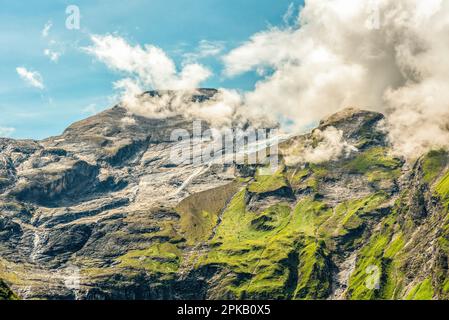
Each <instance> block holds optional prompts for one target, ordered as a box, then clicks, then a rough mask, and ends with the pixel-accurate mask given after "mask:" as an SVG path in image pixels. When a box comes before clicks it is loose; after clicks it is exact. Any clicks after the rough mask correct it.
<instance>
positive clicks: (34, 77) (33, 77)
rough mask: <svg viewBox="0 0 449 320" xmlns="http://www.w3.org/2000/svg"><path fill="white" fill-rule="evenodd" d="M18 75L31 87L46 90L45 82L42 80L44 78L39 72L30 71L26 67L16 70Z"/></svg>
mask: <svg viewBox="0 0 449 320" xmlns="http://www.w3.org/2000/svg"><path fill="white" fill-rule="evenodd" d="M16 71H17V74H18V75H19V76H20V78H22V79H23V80H24V81H25V82H27V83H28V84H30V85H31V86H33V87H35V88H38V89H41V90H42V89H44V88H45V86H44V82H43V79H42V76H41V75H40V74H39V72H37V71H28V70H27V69H26V68H24V67H17V68H16Z"/></svg>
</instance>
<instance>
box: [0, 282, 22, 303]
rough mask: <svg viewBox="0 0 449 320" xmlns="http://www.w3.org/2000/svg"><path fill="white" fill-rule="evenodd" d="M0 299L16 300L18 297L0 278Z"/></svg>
mask: <svg viewBox="0 0 449 320" xmlns="http://www.w3.org/2000/svg"><path fill="white" fill-rule="evenodd" d="M0 300H18V297H17V296H16V295H15V294H14V292H12V290H11V289H10V288H9V287H8V286H7V285H6V283H5V282H4V281H3V280H0Z"/></svg>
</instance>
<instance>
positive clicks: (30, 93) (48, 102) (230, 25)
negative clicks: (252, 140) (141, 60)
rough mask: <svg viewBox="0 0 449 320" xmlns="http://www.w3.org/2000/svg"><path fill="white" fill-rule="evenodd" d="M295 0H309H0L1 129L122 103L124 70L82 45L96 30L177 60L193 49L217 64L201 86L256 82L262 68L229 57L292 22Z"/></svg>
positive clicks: (46, 129)
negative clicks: (235, 68)
mask: <svg viewBox="0 0 449 320" xmlns="http://www.w3.org/2000/svg"><path fill="white" fill-rule="evenodd" d="M291 4H292V6H291V8H293V9H294V11H295V12H294V14H292V16H297V12H298V10H299V8H300V5H301V4H302V0H226V1H224V0H195V1H187V0H172V1H163V0H147V1H144V0H130V1H116V0H114V1H106V0H100V1H88V0H78V1H64V0H59V1H55V0H42V1H13V0H0V28H1V30H2V31H1V33H0V61H1V63H0V114H1V116H0V136H10V137H14V138H33V139H42V138H45V137H48V136H51V135H57V134H60V133H61V132H62V131H63V130H64V128H66V127H67V126H68V125H69V124H71V123H72V122H74V121H77V120H80V119H83V118H86V117H87V116H89V115H91V114H93V113H95V112H98V111H101V110H103V109H106V108H109V107H111V106H112V105H114V104H115V103H117V99H118V97H117V95H116V91H115V90H114V88H113V82H114V81H117V80H119V79H120V78H121V77H122V75H121V74H120V73H119V72H113V71H111V70H110V69H108V68H107V66H105V64H103V63H101V62H99V61H98V60H96V59H95V58H94V57H92V55H89V54H87V53H86V52H85V50H83V48H85V47H87V46H90V45H91V44H92V40H91V36H92V35H107V34H112V35H114V36H119V37H121V38H123V39H125V40H126V41H127V42H128V43H129V44H131V45H140V46H144V45H146V44H149V45H154V46H156V47H159V48H161V49H162V50H164V52H165V53H166V54H167V56H168V57H170V58H171V59H173V61H174V62H175V63H176V66H177V68H179V69H180V68H181V67H182V65H183V64H184V63H185V61H186V60H187V59H191V58H192V55H193V56H194V57H195V59H196V60H197V61H198V62H199V63H201V64H202V65H204V66H206V67H208V68H209V69H210V70H211V71H212V73H213V75H212V76H211V77H210V78H208V79H207V80H206V81H205V82H204V83H203V86H206V87H223V88H235V89H238V90H251V89H253V87H254V85H255V83H256V82H257V80H258V79H260V76H258V74H257V72H253V71H251V72H247V73H244V74H241V75H238V76H234V77H229V76H226V75H224V73H223V70H224V69H223V62H222V57H223V56H224V55H225V54H226V53H228V52H229V51H231V50H232V49H234V48H236V47H238V46H239V45H241V44H242V43H243V42H245V41H247V40H248V39H249V38H250V37H251V36H252V35H253V34H255V33H257V32H259V31H262V30H265V29H267V28H269V27H271V26H279V27H283V26H285V24H286V23H288V22H287V21H285V14H286V12H287V11H288V8H289V7H290V5H291ZM69 5H76V6H77V7H78V8H79V10H80V14H81V20H80V29H75V30H69V29H67V28H66V19H67V17H68V16H69V15H68V14H67V13H66V8H67V6H69ZM205 51H206V52H208V54H204V55H201V52H205ZM149 89H150V88H149Z"/></svg>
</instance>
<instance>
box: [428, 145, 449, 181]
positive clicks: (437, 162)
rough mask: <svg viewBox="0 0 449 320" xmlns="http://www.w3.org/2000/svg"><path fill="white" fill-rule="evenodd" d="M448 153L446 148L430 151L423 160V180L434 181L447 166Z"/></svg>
mask: <svg viewBox="0 0 449 320" xmlns="http://www.w3.org/2000/svg"><path fill="white" fill-rule="evenodd" d="M447 163H448V154H447V152H446V151H445V150H433V151H430V152H429V153H428V154H427V155H426V156H425V157H424V158H423V160H422V170H423V180H424V182H425V183H432V182H433V181H434V180H435V179H436V178H437V177H438V176H439V175H440V174H441V171H442V170H443V169H444V168H445V167H446V165H447Z"/></svg>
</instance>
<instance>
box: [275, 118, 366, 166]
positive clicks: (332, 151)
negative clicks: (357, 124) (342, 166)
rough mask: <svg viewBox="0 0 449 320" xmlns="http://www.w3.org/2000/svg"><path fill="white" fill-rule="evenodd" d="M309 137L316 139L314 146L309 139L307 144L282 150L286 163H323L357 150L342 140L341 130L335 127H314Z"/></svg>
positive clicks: (295, 145) (346, 155)
mask: <svg viewBox="0 0 449 320" xmlns="http://www.w3.org/2000/svg"><path fill="white" fill-rule="evenodd" d="M311 138H312V139H313V141H318V142H317V143H316V145H315V146H314V144H313V143H312V141H309V143H308V144H302V145H301V144H299V145H298V144H294V145H293V146H291V147H290V148H289V149H287V150H285V151H284V152H283V153H284V154H285V161H286V163H287V164H288V165H294V164H298V163H323V162H327V161H332V160H337V159H338V158H340V157H342V156H343V157H348V156H349V155H350V154H351V153H353V152H357V151H358V150H357V148H356V147H354V146H353V145H351V144H349V143H348V142H347V141H345V140H344V138H343V131H341V130H338V129H336V128H335V127H328V128H326V129H325V130H324V131H321V130H319V129H316V130H315V131H313V133H312V136H311ZM300 143H302V142H300Z"/></svg>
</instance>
